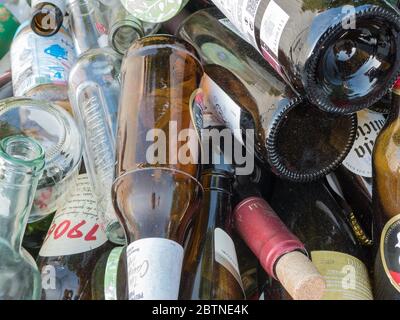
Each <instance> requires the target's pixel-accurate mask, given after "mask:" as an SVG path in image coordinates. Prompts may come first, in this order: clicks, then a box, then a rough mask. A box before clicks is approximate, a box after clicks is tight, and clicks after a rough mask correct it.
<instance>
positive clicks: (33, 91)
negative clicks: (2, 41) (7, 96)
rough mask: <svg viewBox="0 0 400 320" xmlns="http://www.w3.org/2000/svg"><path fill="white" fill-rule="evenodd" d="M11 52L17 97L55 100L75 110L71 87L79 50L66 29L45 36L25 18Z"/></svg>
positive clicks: (67, 108) (68, 109)
mask: <svg viewBox="0 0 400 320" xmlns="http://www.w3.org/2000/svg"><path fill="white" fill-rule="evenodd" d="M10 54H11V70H12V80H13V89H14V95H15V96H16V97H22V96H25V97H31V98H34V99H41V100H47V101H54V102H57V103H58V104H59V105H60V106H62V107H64V108H65V109H66V110H67V111H71V110H70V105H69V102H68V89H67V86H68V76H69V72H70V69H71V67H72V65H73V63H74V62H75V53H74V48H73V44H72V39H71V37H70V35H69V34H68V32H67V31H66V29H65V28H61V29H60V31H59V32H58V33H57V34H55V35H53V36H52V37H41V36H38V35H37V34H35V33H34V32H33V31H32V28H31V27H30V25H29V21H25V22H24V23H23V24H21V25H20V27H19V28H18V30H17V32H16V35H15V38H14V41H13V43H12V45H11V49H10Z"/></svg>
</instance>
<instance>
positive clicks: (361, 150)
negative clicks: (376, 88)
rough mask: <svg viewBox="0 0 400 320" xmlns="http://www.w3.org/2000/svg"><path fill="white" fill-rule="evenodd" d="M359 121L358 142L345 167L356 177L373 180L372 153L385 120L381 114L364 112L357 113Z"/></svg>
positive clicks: (355, 143) (344, 163)
mask: <svg viewBox="0 0 400 320" xmlns="http://www.w3.org/2000/svg"><path fill="white" fill-rule="evenodd" d="M357 119H358V129H357V135H356V141H355V142H354V145H353V148H352V149H351V151H350V153H349V154H348V156H347V157H346V159H345V160H344V161H343V165H344V166H345V167H346V168H347V169H348V170H350V171H351V172H353V173H354V174H356V175H359V176H363V177H366V178H372V151H373V149H374V144H375V140H376V138H377V137H378V134H379V132H380V131H381V129H382V128H383V126H384V125H385V118H384V116H383V115H382V114H380V113H375V112H371V111H367V110H364V111H360V112H358V113H357Z"/></svg>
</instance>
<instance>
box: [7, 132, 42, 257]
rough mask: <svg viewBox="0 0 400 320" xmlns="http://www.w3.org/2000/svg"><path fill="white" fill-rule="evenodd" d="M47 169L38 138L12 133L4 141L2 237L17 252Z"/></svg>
mask: <svg viewBox="0 0 400 320" xmlns="http://www.w3.org/2000/svg"><path fill="white" fill-rule="evenodd" d="M43 168H44V152H43V149H42V147H41V146H40V145H39V144H38V143H36V142H35V141H34V140H32V139H30V138H27V137H23V136H11V137H8V138H5V139H3V140H1V141H0V238H2V239H3V240H6V241H8V242H9V244H10V246H11V247H13V248H14V250H16V251H19V250H20V249H21V242H22V236H23V234H24V231H25V228H26V224H27V221H28V217H29V213H30V211H31V207H32V202H33V198H34V195H35V192H36V188H37V184H38V181H39V178H40V177H41V175H42V172H43Z"/></svg>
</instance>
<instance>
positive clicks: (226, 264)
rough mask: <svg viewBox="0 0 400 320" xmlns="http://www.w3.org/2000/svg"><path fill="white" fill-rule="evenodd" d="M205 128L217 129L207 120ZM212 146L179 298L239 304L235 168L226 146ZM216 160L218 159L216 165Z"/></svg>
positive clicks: (204, 173)
mask: <svg viewBox="0 0 400 320" xmlns="http://www.w3.org/2000/svg"><path fill="white" fill-rule="evenodd" d="M204 120H205V121H203V126H204V127H207V128H209V129H215V130H219V131H220V132H221V131H223V130H225V129H226V128H224V125H223V123H222V122H221V123H219V124H218V123H217V122H218V120H217V119H216V120H214V121H213V122H214V125H217V126H215V127H212V126H209V125H208V123H207V122H208V121H209V119H204ZM222 140H223V139H222V138H220V141H219V143H217V144H215V142H213V143H212V144H211V145H210V153H209V155H210V159H208V160H209V161H208V162H207V163H208V164H205V165H203V170H202V175H201V179H200V181H201V184H202V186H203V189H204V194H203V199H202V204H201V209H200V212H199V214H198V216H197V219H196V222H195V226H194V228H193V230H192V238H191V239H190V240H189V244H188V247H187V248H186V255H185V258H184V265H183V271H182V282H181V288H180V298H181V299H184V300H188V299H191V300H239V299H244V298H245V292H244V287H243V283H242V279H241V273H240V270H239V265H238V258H237V255H236V248H235V244H234V241H233V239H232V236H231V233H232V226H231V214H232V191H233V190H232V185H233V180H234V174H235V168H234V165H233V164H232V163H229V162H230V161H226V160H225V156H224V146H225V145H224V143H223V141H222ZM215 159H219V160H218V161H215Z"/></svg>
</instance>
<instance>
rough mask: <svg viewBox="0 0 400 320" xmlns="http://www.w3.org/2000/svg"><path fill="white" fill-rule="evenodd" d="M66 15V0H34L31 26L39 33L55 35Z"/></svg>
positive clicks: (46, 35) (47, 35)
mask: <svg viewBox="0 0 400 320" xmlns="http://www.w3.org/2000/svg"><path fill="white" fill-rule="evenodd" d="M64 16H65V1H64V0H32V19H31V28H32V30H33V32H35V33H36V34H37V35H39V36H43V37H50V36H52V35H55V34H56V33H57V32H58V31H59V30H60V28H61V26H62V24H63V21H64Z"/></svg>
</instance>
